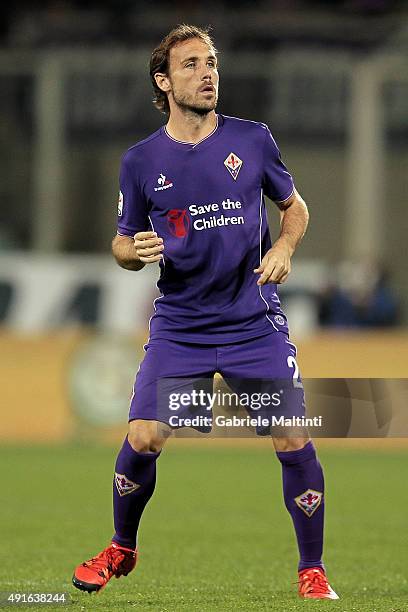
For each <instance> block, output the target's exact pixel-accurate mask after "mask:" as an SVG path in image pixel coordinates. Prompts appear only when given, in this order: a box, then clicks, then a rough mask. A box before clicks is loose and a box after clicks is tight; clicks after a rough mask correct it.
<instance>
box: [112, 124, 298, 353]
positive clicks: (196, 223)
mask: <svg viewBox="0 0 408 612" xmlns="http://www.w3.org/2000/svg"><path fill="white" fill-rule="evenodd" d="M293 189H294V186H293V180H292V177H291V175H290V174H289V172H288V171H287V169H286V168H285V166H284V164H283V162H282V161H281V158H280V153H279V150H278V147H277V146H276V143H275V141H274V139H273V137H272V135H271V133H270V131H269V129H268V127H267V126H266V125H264V124H263V123H255V122H253V121H244V120H242V119H236V118H234V117H226V116H225V115H218V122H217V126H216V128H215V129H214V131H213V132H212V133H211V134H209V135H208V136H207V137H206V138H204V139H203V140H201V141H200V142H198V143H196V144H191V143H184V142H180V141H177V140H174V139H173V138H171V137H170V136H169V135H168V133H167V131H166V129H165V127H162V128H160V129H159V130H158V131H157V132H155V133H154V134H152V135H151V136H149V137H148V138H146V139H145V140H143V141H141V142H139V143H137V144H136V145H134V146H133V147H131V148H130V149H129V150H128V151H127V152H126V153H125V155H124V156H123V159H122V166H121V173H120V191H121V194H120V200H119V218H118V233H119V234H121V235H125V236H132V237H133V235H134V234H135V233H136V232H140V231H146V230H150V229H151V228H152V229H153V231H155V232H157V235H158V236H159V237H161V238H163V241H164V252H163V254H164V258H163V260H162V261H161V262H160V279H159V281H158V287H159V289H160V292H161V296H160V297H159V298H158V299H157V300H155V313H154V315H153V317H152V319H151V321H150V338H151V339H155V338H167V339H172V340H179V341H184V342H195V343H205V344H220V343H221V344H224V343H225V344H229V343H232V342H238V341H240V340H245V339H247V338H256V337H258V336H262V335H264V334H266V333H270V332H273V331H285V332H287V323H286V318H285V316H284V314H283V312H282V310H281V308H280V302H279V298H278V296H277V292H276V285H274V284H271V283H268V284H266V285H264V286H263V287H259V286H258V285H257V284H256V282H257V280H258V278H259V275H258V274H254V272H253V270H254V268H257V267H258V266H259V263H260V261H261V259H262V257H263V256H264V254H265V253H266V252H267V251H268V249H269V248H270V247H271V238H270V234H269V228H268V222H267V217H266V211H265V203H264V197H263V196H264V194H266V195H267V196H269V197H270V198H271V199H272V200H274V201H275V202H280V201H283V200H286V199H287V198H288V197H289V196H290V195H291V194H292V193H293Z"/></svg>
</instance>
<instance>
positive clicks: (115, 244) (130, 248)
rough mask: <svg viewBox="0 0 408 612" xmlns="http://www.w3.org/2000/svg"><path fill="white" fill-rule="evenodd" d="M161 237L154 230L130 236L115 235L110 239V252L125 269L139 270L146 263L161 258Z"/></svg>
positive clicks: (162, 247) (162, 245) (162, 246)
mask: <svg viewBox="0 0 408 612" xmlns="http://www.w3.org/2000/svg"><path fill="white" fill-rule="evenodd" d="M163 249H164V244H163V239H162V238H158V236H157V234H156V232H137V233H136V234H135V235H134V236H133V238H132V237H131V236H121V235H119V234H118V235H117V236H115V237H114V239H113V240H112V253H113V256H114V258H115V259H116V261H117V263H118V264H119V265H120V267H121V268H125V270H135V271H137V270H141V269H142V268H144V266H145V264H147V263H155V262H156V261H159V260H160V259H162V257H163V256H162V251H163Z"/></svg>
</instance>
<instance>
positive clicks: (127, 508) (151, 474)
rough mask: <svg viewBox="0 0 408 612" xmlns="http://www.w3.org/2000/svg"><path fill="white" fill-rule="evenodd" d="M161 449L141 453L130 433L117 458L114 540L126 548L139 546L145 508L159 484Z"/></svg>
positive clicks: (114, 479)
mask: <svg viewBox="0 0 408 612" xmlns="http://www.w3.org/2000/svg"><path fill="white" fill-rule="evenodd" d="M159 455H160V452H159V453H138V452H136V451H135V450H133V448H132V447H131V446H130V444H129V441H128V439H127V436H126V438H125V441H124V442H123V446H122V448H121V449H120V452H119V455H118V458H117V459H116V465H115V475H114V478H113V515H114V522H115V535H114V536H113V538H112V539H113V540H114V541H115V542H116V543H117V544H120V545H121V546H124V547H125V548H132V549H135V548H136V535H137V530H138V527H139V522H140V517H141V516H142V512H143V510H144V508H145V506H146V504H147V502H148V501H149V499H150V498H151V496H152V495H153V491H154V487H155V485H156V459H157V458H158V456H159Z"/></svg>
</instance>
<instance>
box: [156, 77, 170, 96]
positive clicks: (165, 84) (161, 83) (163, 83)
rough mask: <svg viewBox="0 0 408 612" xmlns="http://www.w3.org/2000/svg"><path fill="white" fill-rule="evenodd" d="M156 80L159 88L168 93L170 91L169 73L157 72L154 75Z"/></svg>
mask: <svg viewBox="0 0 408 612" xmlns="http://www.w3.org/2000/svg"><path fill="white" fill-rule="evenodd" d="M154 80H155V81H156V85H157V87H158V88H159V89H161V90H162V91H164V92H165V93H168V92H169V91H170V89H171V87H170V79H169V77H168V76H167V74H164V72H156V74H155V75H154Z"/></svg>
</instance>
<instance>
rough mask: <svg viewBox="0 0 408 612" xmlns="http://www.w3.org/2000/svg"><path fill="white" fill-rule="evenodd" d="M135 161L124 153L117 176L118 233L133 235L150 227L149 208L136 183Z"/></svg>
mask: <svg viewBox="0 0 408 612" xmlns="http://www.w3.org/2000/svg"><path fill="white" fill-rule="evenodd" d="M134 164H135V162H134V161H132V159H129V156H128V155H127V154H125V155H124V156H123V158H122V163H121V167H120V176H119V187H120V191H119V203H118V234H120V235H122V236H132V237H133V236H134V234H136V232H143V231H147V230H149V229H150V221H149V216H148V215H149V208H148V204H147V202H146V198H145V197H144V196H143V193H142V192H141V190H140V187H139V185H138V181H137V176H136V171H135V170H136V169H135V167H134Z"/></svg>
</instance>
